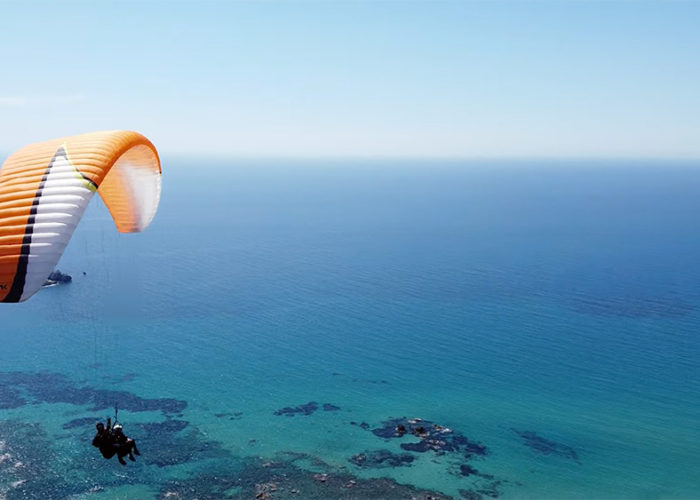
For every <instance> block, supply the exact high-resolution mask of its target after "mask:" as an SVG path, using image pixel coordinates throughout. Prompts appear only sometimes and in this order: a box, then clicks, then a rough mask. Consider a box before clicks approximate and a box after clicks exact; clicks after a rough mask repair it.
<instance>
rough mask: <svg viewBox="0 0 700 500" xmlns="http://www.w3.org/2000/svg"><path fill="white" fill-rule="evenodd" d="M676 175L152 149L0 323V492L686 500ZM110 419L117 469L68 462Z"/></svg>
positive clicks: (548, 164)
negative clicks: (131, 184) (50, 272)
mask: <svg viewBox="0 0 700 500" xmlns="http://www.w3.org/2000/svg"><path fill="white" fill-rule="evenodd" d="M699 192H700V164H698V163H697V162H690V161H688V162H672V161H661V160H659V161H635V160H614V161H613V160H610V161H602V160H575V161H574V160H568V161H558V160H540V161H537V160H527V161H525V160H501V161H476V160H474V161H456V160H455V161H446V160H369V159H368V160H320V159H313V160H250V159H237V160H217V159H206V160H202V159H197V158H194V157H193V158H168V157H166V158H164V159H163V193H162V199H161V205H160V208H159V211H158V213H157V215H156V217H155V219H154V221H153V223H152V225H151V227H149V228H148V229H147V230H146V231H145V232H143V233H139V234H128V235H123V234H119V233H117V231H116V229H115V228H114V225H113V223H112V221H111V219H110V216H109V213H108V212H107V210H106V208H105V207H104V206H103V205H102V203H101V201H100V200H98V199H97V197H96V198H95V199H94V200H93V201H92V202H91V204H90V206H89V207H88V210H87V212H86V214H85V216H84V218H83V220H82V221H81V223H80V225H79V227H78V229H77V230H76V232H75V234H74V236H73V239H72V240H71V243H70V244H69V246H68V248H67V249H66V252H65V254H64V256H63V258H62V259H61V261H60V262H59V266H58V267H59V269H60V270H61V271H63V272H65V273H68V274H70V275H72V277H73V281H72V283H70V284H67V285H61V286H55V287H51V288H46V289H43V290H41V291H40V292H39V293H38V294H37V295H36V296H34V297H33V298H32V299H30V300H29V301H28V302H26V303H22V304H2V308H0V318H1V327H0V346H1V347H0V499H8V500H9V499H16V498H21V499H28V498H37V499H46V498H61V499H62V498H70V499H78V498H96V499H102V498H105V499H107V498H163V499H165V498H169V499H177V498H191V499H194V498H198V499H204V498H213V499H218V498H256V497H257V498H270V499H274V498H324V499H325V498H380V499H383V498H429V497H432V498H448V497H452V498H468V499H476V498H495V497H502V498H587V499H589V498H697V496H698V494H699V493H698V492H700V451H699V450H700V426H699V425H698V422H699V421H700V369H699V367H698V359H700V336H699V335H698V331H699V327H700V287H699V286H698V284H699V283H700V257H699V256H700V231H699V230H698V224H697V220H698V214H700V196H698V193H699ZM115 408H116V409H117V410H118V419H119V421H120V422H121V423H122V424H123V426H124V431H125V432H126V434H127V435H129V436H131V437H133V438H135V439H136V442H137V443H138V447H139V449H140V451H141V456H138V457H136V461H135V462H128V464H127V465H126V466H122V465H120V464H119V463H118V462H117V461H116V459H112V460H109V461H107V460H104V459H103V458H102V457H101V456H100V454H99V452H98V451H97V450H96V449H95V448H93V447H92V446H91V445H90V442H91V440H92V437H93V435H94V425H95V423H96V422H97V421H98V420H104V419H105V418H106V417H108V416H111V417H112V418H114V415H115Z"/></svg>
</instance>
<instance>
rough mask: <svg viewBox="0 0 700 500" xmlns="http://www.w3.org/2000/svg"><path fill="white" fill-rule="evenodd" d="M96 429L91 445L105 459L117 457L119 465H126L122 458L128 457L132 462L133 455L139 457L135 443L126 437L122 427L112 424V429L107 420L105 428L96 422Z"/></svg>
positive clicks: (108, 419)
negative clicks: (97, 449)
mask: <svg viewBox="0 0 700 500" xmlns="http://www.w3.org/2000/svg"><path fill="white" fill-rule="evenodd" d="M95 427H96V429H97V434H95V437H94V438H93V440H92V445H93V446H94V447H95V448H99V450H100V453H102V456H103V457H105V458H106V459H110V458H112V457H113V456H114V455H117V458H118V459H119V463H120V464H122V465H126V462H125V461H124V457H125V456H127V455H128V457H129V460H131V461H132V462H134V461H135V460H136V459H135V458H134V454H136V455H140V454H141V453H140V452H139V450H138V448H136V441H134V440H133V439H131V438H129V437H126V435H125V434H124V432H123V431H122V426H121V425H119V424H114V427H112V419H111V418H107V427H105V425H104V424H103V423H102V422H98V423H97V424H96V425H95Z"/></svg>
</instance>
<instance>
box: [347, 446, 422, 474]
mask: <svg viewBox="0 0 700 500" xmlns="http://www.w3.org/2000/svg"><path fill="white" fill-rule="evenodd" d="M414 459H415V457H414V456H413V455H411V454H410V453H401V454H396V453H392V452H390V451H389V450H373V451H365V452H363V453H358V454H357V455H354V456H352V457H351V458H350V462H352V463H353V464H355V465H357V466H358V467H364V468H369V469H383V468H387V467H405V466H409V465H411V463H412V462H413V460H414Z"/></svg>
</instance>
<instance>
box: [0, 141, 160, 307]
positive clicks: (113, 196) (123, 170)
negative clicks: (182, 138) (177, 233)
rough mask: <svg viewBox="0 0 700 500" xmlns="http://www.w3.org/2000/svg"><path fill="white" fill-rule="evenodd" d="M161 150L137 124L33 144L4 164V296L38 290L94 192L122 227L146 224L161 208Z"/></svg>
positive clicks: (0, 221) (0, 274)
mask: <svg viewBox="0 0 700 500" xmlns="http://www.w3.org/2000/svg"><path fill="white" fill-rule="evenodd" d="M160 189H161V168H160V159H159V158H158V153H157V151H156V149H155V147H154V146H153V144H152V143H151V142H150V141H149V140H148V139H146V138H145V137H144V136H143V135H141V134H139V133H137V132H131V131H109V132H92V133H88V134H82V135H76V136H72V137H66V138H62V139H54V140H51V141H46V142H40V143H36V144H30V145H28V146H25V147H24V148H22V149H20V150H19V151H16V152H15V153H13V154H12V155H11V156H10V157H9V158H8V159H7V160H6V161H5V163H3V165H2V167H1V168H0V302H22V301H24V300H27V299H28V298H29V297H31V296H32V295H34V293H36V291H37V290H38V289H39V288H40V287H41V286H42V284H44V282H45V281H46V278H47V277H48V276H49V274H51V272H52V271H53V269H54V267H55V265H56V263H57V262H58V260H59V259H60V257H61V255H62V254H63V251H64V249H65V247H66V245H67V244H68V241H69V240H70V238H71V236H72V235H73V231H74V230H75V228H76V226H77V224H78V222H79V221H80V218H81V217H82V215H83V213H84V212H85V208H86V207H87V205H88V203H89V201H90V200H91V199H92V196H93V194H94V193H95V192H98V193H99V194H100V196H101V197H102V200H103V201H104V203H105V205H106V206H107V208H108V209H109V212H110V213H111V215H112V218H113V219H114V223H115V225H116V227H117V230H118V231H120V232H122V233H133V232H138V231H142V230H144V229H145V228H146V227H148V225H149V224H150V222H151V220H152V219H153V217H154V216H155V213H156V210H157V209H158V202H159V200H160Z"/></svg>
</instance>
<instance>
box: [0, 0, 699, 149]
mask: <svg viewBox="0 0 700 500" xmlns="http://www.w3.org/2000/svg"><path fill="white" fill-rule="evenodd" d="M95 4H96V5H95ZM0 20H1V23H2V26H1V28H0V64H2V71H1V73H0V75H1V78H0V151H3V152H7V151H11V150H13V149H15V148H17V147H20V146H21V145H23V144H25V143H27V142H33V141H36V140H42V139H48V138H52V137H56V136H63V135H69V134H73V133H79V132H85V131H90V130H95V129H113V128H129V129H134V130H138V131H140V132H142V133H144V134H146V135H147V136H148V137H149V138H151V139H152V140H153V141H154V143H155V144H156V146H158V148H159V149H160V150H161V151H162V152H164V153H166V152H167V153H192V154H201V153H211V154H217V155H219V154H230V155H256V156H280V155H281V156H326V155H331V156H348V155H349V156H374V155H381V156H442V157H473V156H478V157H483V156H487V157H491V156H507V157H512V156H555V157H556V156H614V157H619V156H634V157H684V158H688V157H690V158H700V2H690V1H688V2H663V1H656V2H644V1H639V2H637V1H624V2H604V1H579V2H567V1H537V2H528V1H483V2H468V1H460V2H440V1H425V2H421V1H406V2H399V1H392V2H388V1H387V2H370V1H324V2H320V1H319V2H293V1H279V2H274V1H262V2H241V3H234V2H220V3H214V2H212V3H204V2H191V3H190V2H162V3H161V2H147V3H136V2H122V3H119V2H115V3H107V2H86V3H69V2H53V3H45V4H43V3H29V2H21V3H20V2H17V3H2V2H0Z"/></svg>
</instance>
